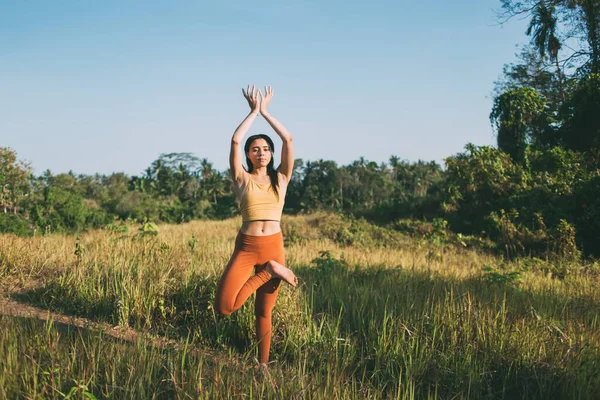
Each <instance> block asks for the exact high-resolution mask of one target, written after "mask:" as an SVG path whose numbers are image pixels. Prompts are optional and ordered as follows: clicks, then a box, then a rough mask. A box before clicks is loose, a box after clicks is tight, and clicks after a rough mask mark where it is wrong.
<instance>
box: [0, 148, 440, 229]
mask: <svg viewBox="0 0 600 400" xmlns="http://www.w3.org/2000/svg"><path fill="white" fill-rule="evenodd" d="M0 160H3V161H0V162H2V164H1V166H0V179H2V182H3V192H2V198H1V201H0V207H2V211H3V213H2V214H1V217H0V221H2V222H1V225H0V227H1V229H2V231H4V232H8V231H12V232H15V233H20V234H27V233H31V232H32V230H37V231H41V232H76V231H80V230H83V229H87V228H91V227H100V226H103V225H106V224H108V223H111V222H112V221H113V220H114V219H134V220H138V221H144V220H152V221H161V222H170V223H181V222H186V221H190V220H193V219H203V218H207V219H215V218H216V219H222V218H229V217H232V216H234V215H237V214H238V206H237V202H236V199H235V195H234V192H233V190H232V188H233V187H232V181H231V178H230V176H229V171H218V170H216V169H214V168H213V165H212V163H211V162H209V161H208V160H207V159H199V158H197V157H195V156H193V155H192V154H190V153H170V154H163V155H161V156H160V157H159V158H158V159H157V160H155V161H154V162H152V164H151V165H150V167H148V168H147V169H146V170H145V171H144V173H143V174H142V175H141V176H131V177H130V176H127V175H125V174H123V173H115V174H112V175H94V176H88V175H75V174H73V173H68V174H59V175H53V174H52V173H51V172H50V171H46V172H44V173H43V174H42V175H40V176H33V175H32V174H31V170H30V168H29V166H28V165H26V164H24V163H22V162H19V161H17V158H16V154H15V152H14V151H13V150H11V149H8V148H4V149H1V148H0ZM295 164H296V166H295V168H294V173H293V176H292V180H291V182H290V184H289V186H288V192H287V197H286V206H285V212H286V213H306V212H311V211H317V210H336V211H343V212H347V213H352V214H356V215H361V216H369V217H376V216H380V217H382V218H386V216H389V215H391V214H390V213H394V215H395V217H398V218H399V217H401V216H415V217H422V216H423V213H424V212H425V209H426V207H420V206H418V205H419V204H421V203H423V204H425V203H426V202H424V200H426V199H429V198H432V197H435V198H436V199H437V198H439V193H440V190H441V186H440V183H441V181H442V176H443V171H442V169H441V167H440V166H439V165H438V164H436V163H435V162H429V163H425V162H421V161H420V162H416V163H410V162H407V161H402V160H400V159H399V158H397V157H391V159H390V162H389V164H386V163H381V164H377V163H374V162H368V161H366V160H364V159H360V160H358V161H355V162H353V163H351V164H349V165H345V166H338V165H337V164H336V163H335V162H333V161H323V160H319V161H308V162H304V161H303V160H301V159H298V160H296V162H295ZM402 207H404V208H402ZM436 207H437V206H436V205H432V206H430V207H429V210H428V211H427V212H428V213H429V214H431V215H430V216H434V215H435V214H436V212H437V211H436Z"/></svg>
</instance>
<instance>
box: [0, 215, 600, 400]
mask: <svg viewBox="0 0 600 400" xmlns="http://www.w3.org/2000/svg"><path fill="white" fill-rule="evenodd" d="M239 224H240V220H238V219H232V220H227V221H199V222H192V223H189V224H185V225H164V226H159V227H158V229H159V232H158V234H155V233H156V232H155V231H154V230H153V229H152V227H147V229H146V230H145V231H144V230H141V231H140V230H138V229H137V228H138V227H137V226H130V227H129V229H128V230H127V228H125V226H126V225H117V226H112V229H105V230H102V231H94V232H89V233H86V234H82V235H81V236H79V237H75V236H64V235H58V234H57V235H48V236H37V237H32V238H18V237H15V236H10V235H4V236H0V288H1V290H2V298H4V299H5V300H4V301H5V303H6V304H8V302H10V304H12V307H13V308H14V307H18V305H19V304H21V305H24V306H25V305H28V306H36V307H38V308H41V309H44V310H50V311H52V314H48V317H47V318H42V319H40V318H37V317H36V318H32V317H29V318H27V317H23V316H15V315H17V314H16V313H15V312H8V311H7V310H6V309H5V310H4V312H2V315H1V316H0V360H1V361H0V398H2V399H15V398H32V399H42V398H44V399H48V398H58V399H61V398H94V397H95V398H118V399H151V398H157V399H163V398H164V399H171V398H178V399H188V398H189V399H195V398H207V399H212V398H244V399H252V398H277V399H292V398H323V399H366V398H390V399H412V398H443V399H454V398H456V399H458V398H486V399H487V398H489V399H492V398H494V399H495V398H507V399H512V398H539V399H560V398H565V399H592V398H598V396H600V322H599V317H598V315H599V313H600V289H599V287H600V286H599V284H600V277H599V273H598V271H599V268H598V265H597V264H590V263H588V264H586V265H583V264H581V265H579V264H575V265H574V264H569V265H562V264H560V263H557V262H553V263H550V262H548V261H541V260H537V259H519V260H513V261H510V262H508V261H504V260H502V259H500V258H497V257H496V256H493V255H490V254H486V253H484V252H482V251H477V250H475V249H470V248H468V247H467V248H465V247H463V246H460V245H455V244H451V243H448V242H446V241H434V240H426V239H415V238H409V237H407V236H401V235H400V234H397V233H395V232H388V231H384V230H377V229H375V228H374V229H373V230H368V229H365V230H364V231H360V230H358V231H357V230H356V228H352V227H349V226H346V225H344V224H345V222H343V221H342V220H341V219H340V218H339V217H336V216H334V215H324V214H321V215H315V216H302V217H287V218H284V221H283V228H284V234H285V237H286V257H287V264H288V266H289V267H290V268H292V269H293V270H294V271H295V272H296V274H297V275H298V277H299V279H300V285H299V287H298V288H297V289H293V288H291V287H289V286H284V287H282V290H281V292H280V295H279V298H278V302H277V305H276V308H275V311H274V316H273V320H274V327H273V329H274V331H273V343H272V349H271V360H272V362H271V364H270V366H269V374H267V375H265V374H263V373H262V372H260V371H257V370H256V369H255V363H256V360H255V358H256V353H257V351H256V348H255V346H254V340H253V320H254V317H253V309H252V300H251V301H249V302H248V303H247V304H246V305H244V307H243V308H242V309H240V310H239V311H237V312H236V313H234V314H233V315H232V316H230V317H223V316H219V315H216V314H215V312H214V311H213V309H212V307H211V303H212V299H213V296H214V291H215V286H216V283H217V281H218V279H219V276H220V273H221V271H222V270H223V268H224V266H225V264H226V263H227V261H228V258H229V256H230V255H231V252H232V251H233V245H234V238H235V235H236V233H237V229H238V227H239ZM357 238H358V239H360V240H358V239H357ZM349 239H351V240H350V241H349ZM355 239H356V240H355ZM349 242H350V243H352V245H347V244H348V243H349ZM0 311H2V310H0ZM64 315H66V316H75V317H77V318H80V320H82V321H87V324H74V323H69V322H68V320H66V319H65V318H56V317H55V316H64Z"/></svg>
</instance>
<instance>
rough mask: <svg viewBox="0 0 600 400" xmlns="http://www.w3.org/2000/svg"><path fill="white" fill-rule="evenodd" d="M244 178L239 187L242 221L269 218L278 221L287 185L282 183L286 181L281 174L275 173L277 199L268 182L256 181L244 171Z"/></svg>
mask: <svg viewBox="0 0 600 400" xmlns="http://www.w3.org/2000/svg"><path fill="white" fill-rule="evenodd" d="M244 175H245V179H244V183H243V185H242V187H240V188H239V190H240V192H241V195H240V196H239V198H240V211H241V212H242V221H243V222H248V221H257V220H269V221H280V220H281V213H282V211H283V203H284V200H285V192H286V190H287V185H286V184H282V183H284V182H285V181H286V178H285V176H284V175H283V174H277V177H278V178H279V179H278V180H279V183H280V184H279V185H278V189H279V199H278V198H277V195H275V192H274V191H273V187H272V186H271V184H270V183H259V182H256V181H255V180H254V179H252V177H251V176H250V174H248V173H245V174H244Z"/></svg>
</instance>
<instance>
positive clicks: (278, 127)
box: [260, 86, 294, 182]
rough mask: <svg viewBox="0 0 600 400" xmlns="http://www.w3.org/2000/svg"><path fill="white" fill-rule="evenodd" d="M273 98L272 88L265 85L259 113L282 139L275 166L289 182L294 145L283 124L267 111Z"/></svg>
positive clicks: (292, 166) (292, 164)
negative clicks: (277, 164)
mask: <svg viewBox="0 0 600 400" xmlns="http://www.w3.org/2000/svg"><path fill="white" fill-rule="evenodd" d="M272 98H273V89H272V88H271V86H265V95H264V97H262V101H261V103H260V113H261V114H262V116H263V117H265V119H266V120H267V122H268V123H269V125H271V128H273V130H274V131H275V132H276V133H277V135H279V137H280V138H281V140H282V141H283V147H282V149H281V165H279V168H277V171H279V172H281V173H282V174H283V175H285V177H286V178H287V181H288V182H289V181H290V179H291V178H292V171H293V170H294V145H293V143H292V134H291V133H290V132H289V131H288V130H287V129H285V126H283V124H282V123H281V122H279V121H278V120H277V119H275V117H273V116H272V115H271V114H269V112H268V111H267V108H268V107H269V103H270V102H271V99H272Z"/></svg>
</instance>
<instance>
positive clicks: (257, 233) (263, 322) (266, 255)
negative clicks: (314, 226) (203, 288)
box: [215, 85, 298, 368]
mask: <svg viewBox="0 0 600 400" xmlns="http://www.w3.org/2000/svg"><path fill="white" fill-rule="evenodd" d="M242 93H243V94H244V97H245V98H246V100H247V101H248V105H250V114H248V116H247V117H246V118H245V119H244V121H242V123H241V124H240V126H238V128H237V129H236V130H235V132H234V134H233V138H232V139H231V151H230V153H229V164H230V167H231V176H232V178H233V181H234V186H235V190H236V194H237V196H238V199H239V201H240V210H241V213H242V221H243V223H242V227H241V228H240V231H239V233H238V236H237V238H236V241H235V250H234V252H233V255H232V256H231V259H230V260H229V263H228V264H227V267H226V268H225V271H224V272H223V276H222V277H221V280H220V282H219V285H218V287H217V293H216V298H215V309H216V310H217V311H218V312H220V313H222V314H224V315H229V314H231V313H232V312H234V311H235V310H237V309H238V308H240V307H241V306H242V304H244V302H245V301H246V300H247V299H248V297H250V295H251V294H252V293H254V292H256V302H255V304H254V314H255V315H256V339H257V341H258V361H259V363H260V366H261V367H263V368H264V367H266V365H267V361H268V360H269V348H270V346H271V311H272V310H273V306H274V305H275V299H276V298H277V292H278V291H279V283H280V282H281V280H282V279H283V280H284V281H286V282H287V283H289V284H290V285H292V286H296V285H297V284H298V279H297V278H296V276H295V275H294V273H293V272H292V271H291V270H290V269H289V268H286V267H285V266H284V265H285V256H284V253H283V236H282V234H281V227H280V225H279V221H280V220H281V212H282V210H283V203H284V198H285V193H286V189H287V184H288V182H289V181H290V178H291V176H292V169H293V167H294V151H293V145H292V135H290V133H289V132H288V131H287V129H285V127H284V126H283V125H282V124H281V123H280V122H279V121H277V120H276V119H275V118H274V117H273V116H271V115H270V114H269V113H268V111H267V108H268V107H269V103H270V102H271V99H272V97H273V89H271V87H270V86H269V87H265V95H264V96H263V94H262V92H261V91H260V89H255V88H254V86H252V89H250V85H248V89H247V91H244V89H242ZM259 112H260V114H262V116H263V117H264V118H265V119H266V120H267V122H268V123H269V125H271V127H272V128H273V129H274V130H275V132H276V133H277V135H279V137H280V138H281V140H282V141H283V148H282V152H281V165H280V166H279V168H277V169H275V168H273V151H274V146H273V141H272V140H271V139H270V138H269V137H268V136H266V135H254V136H250V137H249V138H248V140H247V141H246V144H245V146H244V152H245V156H246V163H247V165H248V170H245V169H244V167H243V165H242V158H243V153H242V148H241V145H240V143H241V141H242V138H243V137H244V136H245V135H246V132H248V129H249V128H250V126H251V125H252V123H253V122H254V120H255V119H256V117H257V116H258V114H259ZM253 273H254V275H253Z"/></svg>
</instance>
